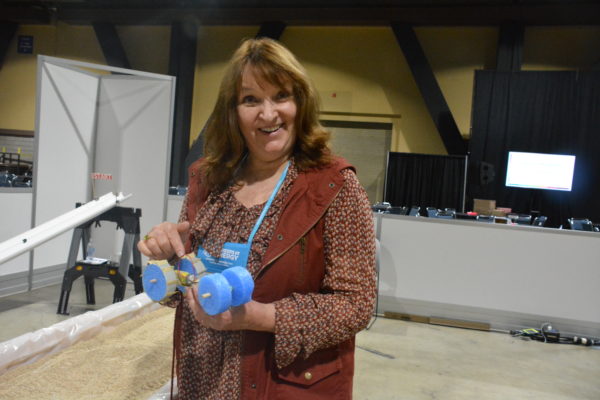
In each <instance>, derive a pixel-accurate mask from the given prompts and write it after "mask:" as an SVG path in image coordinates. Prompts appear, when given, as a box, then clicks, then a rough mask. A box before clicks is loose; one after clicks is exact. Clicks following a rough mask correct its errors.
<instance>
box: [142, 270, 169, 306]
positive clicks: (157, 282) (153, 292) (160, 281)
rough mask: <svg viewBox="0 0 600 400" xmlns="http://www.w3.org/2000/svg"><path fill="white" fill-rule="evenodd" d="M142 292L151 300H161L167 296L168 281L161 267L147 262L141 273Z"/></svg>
mask: <svg viewBox="0 0 600 400" xmlns="http://www.w3.org/2000/svg"><path fill="white" fill-rule="evenodd" d="M142 285H143V286H144V292H146V294H147V295H148V297H150V299H151V300H153V301H161V300H162V299H164V298H165V297H167V293H168V286H169V285H168V283H167V277H166V276H165V274H164V272H163V270H162V268H161V267H159V266H158V265H156V264H148V265H147V266H146V269H144V274H143V275H142Z"/></svg>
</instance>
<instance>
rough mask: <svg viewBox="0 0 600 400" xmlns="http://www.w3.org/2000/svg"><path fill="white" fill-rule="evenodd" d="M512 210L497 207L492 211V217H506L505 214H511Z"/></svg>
mask: <svg viewBox="0 0 600 400" xmlns="http://www.w3.org/2000/svg"><path fill="white" fill-rule="evenodd" d="M511 212H512V210H511V209H510V208H506V207H498V208H496V209H495V210H494V211H492V215H494V216H496V217H506V215H507V214H509V213H511Z"/></svg>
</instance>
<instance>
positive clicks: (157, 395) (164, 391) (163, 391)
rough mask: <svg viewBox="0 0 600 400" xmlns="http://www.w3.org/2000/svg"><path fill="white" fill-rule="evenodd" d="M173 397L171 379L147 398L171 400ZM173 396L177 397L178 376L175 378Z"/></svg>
mask: <svg viewBox="0 0 600 400" xmlns="http://www.w3.org/2000/svg"><path fill="white" fill-rule="evenodd" d="M170 398H171V381H170V380H169V382H167V383H166V384H165V385H164V386H163V387H161V388H160V389H158V390H157V391H156V392H154V394H153V395H152V396H150V397H148V399H146V400H169V399H170ZM173 398H175V399H176V398H177V378H175V379H173Z"/></svg>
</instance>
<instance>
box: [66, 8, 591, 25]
mask: <svg viewBox="0 0 600 400" xmlns="http://www.w3.org/2000/svg"><path fill="white" fill-rule="evenodd" d="M56 18H57V19H58V20H60V21H64V22H68V23H71V24H89V23H90V22H91V21H93V20H102V21H110V22H112V23H114V24H117V25H153V24H157V25H169V24H170V23H171V22H172V21H176V20H181V19H184V18H186V19H187V18H193V19H195V20H196V21H197V22H198V23H199V24H202V25H260V24H261V23H263V21H282V22H284V23H285V24H287V25H323V24H325V25H388V24H389V21H390V20H393V21H397V22H398V23H404V24H410V25H413V26H420V25H437V26H440V25H448V26H453V25H470V26H488V25H502V24H505V23H507V22H508V21H511V22H514V23H520V24H523V25H598V24H600V4H597V5H596V4H591V5H590V4H568V5H566V4H555V5H537V6H532V5H504V6H481V5H479V6H446V7H431V6H430V7H378V6H370V7H230V8H229V7H228V8H218V7H203V8H201V7H196V8H194V7H181V8H83V7H81V6H79V7H78V6H77V5H76V4H73V5H68V6H63V7H62V8H60V9H58V10H57V14H56Z"/></svg>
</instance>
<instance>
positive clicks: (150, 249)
mask: <svg viewBox="0 0 600 400" xmlns="http://www.w3.org/2000/svg"><path fill="white" fill-rule="evenodd" d="M189 234H190V223H189V222H187V221H185V222H180V223H178V224H175V223H173V222H163V223H161V224H158V225H156V226H155V227H154V228H152V229H151V230H150V232H148V234H147V235H146V236H144V239H142V240H140V241H139V242H138V244H137V248H138V250H139V251H140V253H142V254H144V255H145V256H147V257H148V258H150V259H151V260H168V259H170V258H172V257H173V256H174V255H177V257H183V256H184V255H185V245H184V243H185V241H186V240H187V237H188V235H189Z"/></svg>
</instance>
